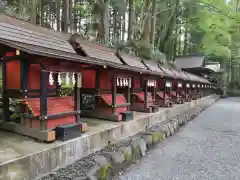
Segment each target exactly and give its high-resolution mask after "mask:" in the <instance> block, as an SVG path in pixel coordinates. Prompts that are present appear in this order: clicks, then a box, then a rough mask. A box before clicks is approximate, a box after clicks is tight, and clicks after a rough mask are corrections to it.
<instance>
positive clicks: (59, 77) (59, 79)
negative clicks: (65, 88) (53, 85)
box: [57, 73, 62, 85]
mask: <svg viewBox="0 0 240 180" xmlns="http://www.w3.org/2000/svg"><path fill="white" fill-rule="evenodd" d="M57 79H58V84H59V85H61V84H62V79H61V73H58V77H57Z"/></svg>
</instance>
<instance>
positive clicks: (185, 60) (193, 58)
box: [174, 55, 205, 69]
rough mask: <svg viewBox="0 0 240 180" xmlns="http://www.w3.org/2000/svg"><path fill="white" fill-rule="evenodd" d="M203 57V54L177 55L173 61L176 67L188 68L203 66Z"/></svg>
mask: <svg viewBox="0 0 240 180" xmlns="http://www.w3.org/2000/svg"><path fill="white" fill-rule="evenodd" d="M204 60H205V57H204V56H203V55H186V56H177V57H176V58H175V61H174V65H175V66H176V67H177V68H181V69H188V68H197V67H203V65H204Z"/></svg>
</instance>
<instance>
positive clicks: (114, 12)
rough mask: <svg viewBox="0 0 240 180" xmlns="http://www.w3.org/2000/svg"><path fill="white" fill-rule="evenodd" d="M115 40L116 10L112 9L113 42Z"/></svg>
mask: <svg viewBox="0 0 240 180" xmlns="http://www.w3.org/2000/svg"><path fill="white" fill-rule="evenodd" d="M116 41H117V12H116V10H115V9H113V42H114V43H115V42H116Z"/></svg>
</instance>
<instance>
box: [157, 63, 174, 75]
mask: <svg viewBox="0 0 240 180" xmlns="http://www.w3.org/2000/svg"><path fill="white" fill-rule="evenodd" d="M158 67H159V68H160V69H161V70H162V71H163V72H164V73H165V74H166V75H167V76H169V77H172V78H176V76H175V74H174V73H173V72H172V71H171V70H170V69H168V68H167V67H164V66H161V65H160V64H159V65H158Z"/></svg>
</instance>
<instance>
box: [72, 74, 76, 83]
mask: <svg viewBox="0 0 240 180" xmlns="http://www.w3.org/2000/svg"><path fill="white" fill-rule="evenodd" d="M72 84H73V85H75V84H76V79H75V73H73V74H72Z"/></svg>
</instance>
